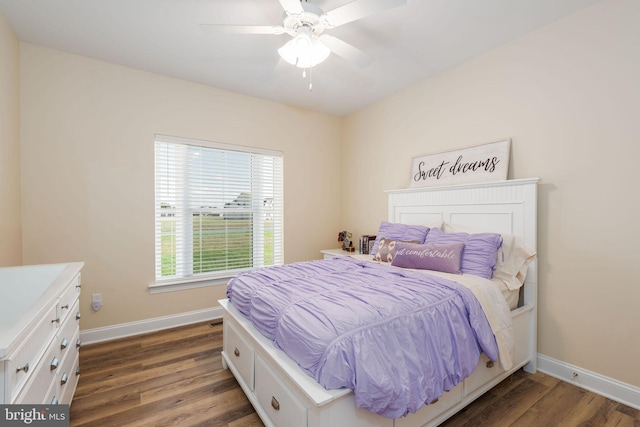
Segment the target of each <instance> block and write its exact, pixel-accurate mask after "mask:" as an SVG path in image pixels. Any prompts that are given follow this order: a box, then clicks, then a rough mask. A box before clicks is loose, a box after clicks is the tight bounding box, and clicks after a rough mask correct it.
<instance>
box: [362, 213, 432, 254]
mask: <svg viewBox="0 0 640 427" xmlns="http://www.w3.org/2000/svg"><path fill="white" fill-rule="evenodd" d="M427 233H429V227H425V226H424V225H408V224H399V223H392V222H387V221H382V222H381V223H380V229H379V230H378V234H377V235H376V240H375V242H373V248H372V249H371V252H370V254H371V255H375V254H376V253H377V252H378V247H379V246H380V239H382V238H383V237H384V238H387V239H390V240H403V241H411V240H417V241H418V242H420V243H422V242H424V239H425V237H427Z"/></svg>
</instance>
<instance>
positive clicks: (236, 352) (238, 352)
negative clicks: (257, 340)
mask: <svg viewBox="0 0 640 427" xmlns="http://www.w3.org/2000/svg"><path fill="white" fill-rule="evenodd" d="M233 354H235V355H236V357H240V350H238V347H236V348H235V350H233Z"/></svg>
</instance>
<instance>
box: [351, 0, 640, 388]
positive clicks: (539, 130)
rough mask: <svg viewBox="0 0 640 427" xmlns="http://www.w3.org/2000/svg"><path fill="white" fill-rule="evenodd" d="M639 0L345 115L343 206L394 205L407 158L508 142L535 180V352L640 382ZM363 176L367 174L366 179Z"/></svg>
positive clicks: (358, 219) (544, 32)
mask: <svg viewBox="0 0 640 427" xmlns="http://www.w3.org/2000/svg"><path fill="white" fill-rule="evenodd" d="M638 22H640V2H638V1H637V0H606V1H603V2H601V3H598V4H596V5H594V6H592V7H590V8H588V9H585V10H583V11H582V12H580V13H578V14H575V15H573V16H571V17H568V18H567V19H564V20H562V21H559V22H557V23H554V24H552V25H549V26H547V27H545V28H543V29H540V30H538V31H536V32H534V33H531V34H529V35H527V36H525V37H523V38H521V39H519V40H517V41H514V42H512V43H510V44H508V45H506V46H504V47H501V48H499V49H495V50H492V51H490V52H488V53H486V54H484V55H482V56H480V57H478V58H476V59H473V60H471V61H468V62H466V63H464V64H462V65H460V66H458V67H456V68H455V69H453V70H451V71H448V72H446V73H443V74H441V75H438V76H436V77H434V78H431V79H429V80H427V81H425V82H423V83H421V84H418V85H416V86H414V87H411V88H410V89H408V90H406V91H404V92H402V93H399V94H397V95H395V96H393V97H391V98H388V99H386V100H384V101H382V102H380V103H378V104H376V105H374V106H371V107H370V108H367V109H365V110H362V111H359V112H357V113H355V114H353V115H351V116H349V117H347V118H346V119H345V122H344V136H343V138H344V148H343V154H344V156H345V159H348V161H349V162H350V167H349V168H345V170H347V171H348V173H347V175H346V176H345V179H344V182H345V183H346V187H345V191H344V192H343V203H344V204H348V205H351V206H367V207H369V211H368V212H367V213H366V214H363V213H362V210H361V209H356V210H350V211H345V212H344V222H345V224H346V226H347V227H348V228H351V229H353V230H354V231H355V232H356V233H357V234H362V233H375V232H376V230H377V226H378V223H379V221H380V219H381V218H385V217H386V215H387V207H386V197H385V194H384V193H383V190H385V189H394V188H405V187H406V186H407V184H408V180H409V170H410V162H411V158H412V157H414V156H419V155H425V154H429V153H437V152H441V151H447V150H451V149H456V148H462V147H466V146H470V145H476V144H480V143H486V142H492V141H496V140H499V139H501V138H504V137H510V138H512V149H511V151H512V154H511V167H510V170H511V171H510V178H527V177H534V176H538V177H540V178H541V179H542V181H541V184H540V186H539V207H538V230H539V231H538V251H539V260H540V262H539V272H540V275H539V279H540V291H539V297H540V304H539V332H538V338H539V352H540V353H542V354H544V355H548V356H550V357H553V358H555V359H558V360H561V361H564V362H567V363H571V364H574V365H577V366H579V367H581V368H584V369H588V370H591V371H594V372H597V373H599V374H602V375H605V376H608V377H612V378H615V379H618V380H620V381H623V382H625V383H628V384H632V385H635V386H640V369H638V367H637V363H638V360H640V314H639V313H640V312H639V310H638V301H640V286H638V277H640V263H639V262H638V260H637V256H638V253H639V252H638V238H639V237H640V222H639V221H638V220H637V218H636V217H637V212H636V211H635V210H636V209H640V201H639V198H638V190H637V188H636V187H637V183H638V181H639V179H640V174H639V173H638V160H639V159H640V140H639V137H640V127H639V126H638V121H639V118H640V49H639V48H638V47H639V46H640V25H638ZM364 175H366V176H367V177H368V178H367V180H366V181H365V180H362V179H359V177H361V176H364Z"/></svg>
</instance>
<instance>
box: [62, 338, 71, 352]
mask: <svg viewBox="0 0 640 427" xmlns="http://www.w3.org/2000/svg"><path fill="white" fill-rule="evenodd" d="M67 345H69V342H68V341H67V339H66V338H62V341H61V342H60V350H64V349H65V348H67Z"/></svg>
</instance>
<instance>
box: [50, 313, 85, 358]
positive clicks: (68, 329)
mask: <svg viewBox="0 0 640 427" xmlns="http://www.w3.org/2000/svg"><path fill="white" fill-rule="evenodd" d="M79 305H80V302H79V301H76V302H75V303H74V304H73V306H72V307H71V310H70V311H71V312H73V313H76V312H77V311H78V307H79ZM79 329H80V321H79V320H77V319H76V318H75V315H74V316H73V317H67V319H65V321H64V322H63V323H62V325H60V329H59V330H58V334H57V335H56V345H57V346H58V348H59V349H60V359H63V358H64V357H65V355H66V354H67V353H68V352H75V351H76V341H77V340H78V334H77V332H78V330H79Z"/></svg>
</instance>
